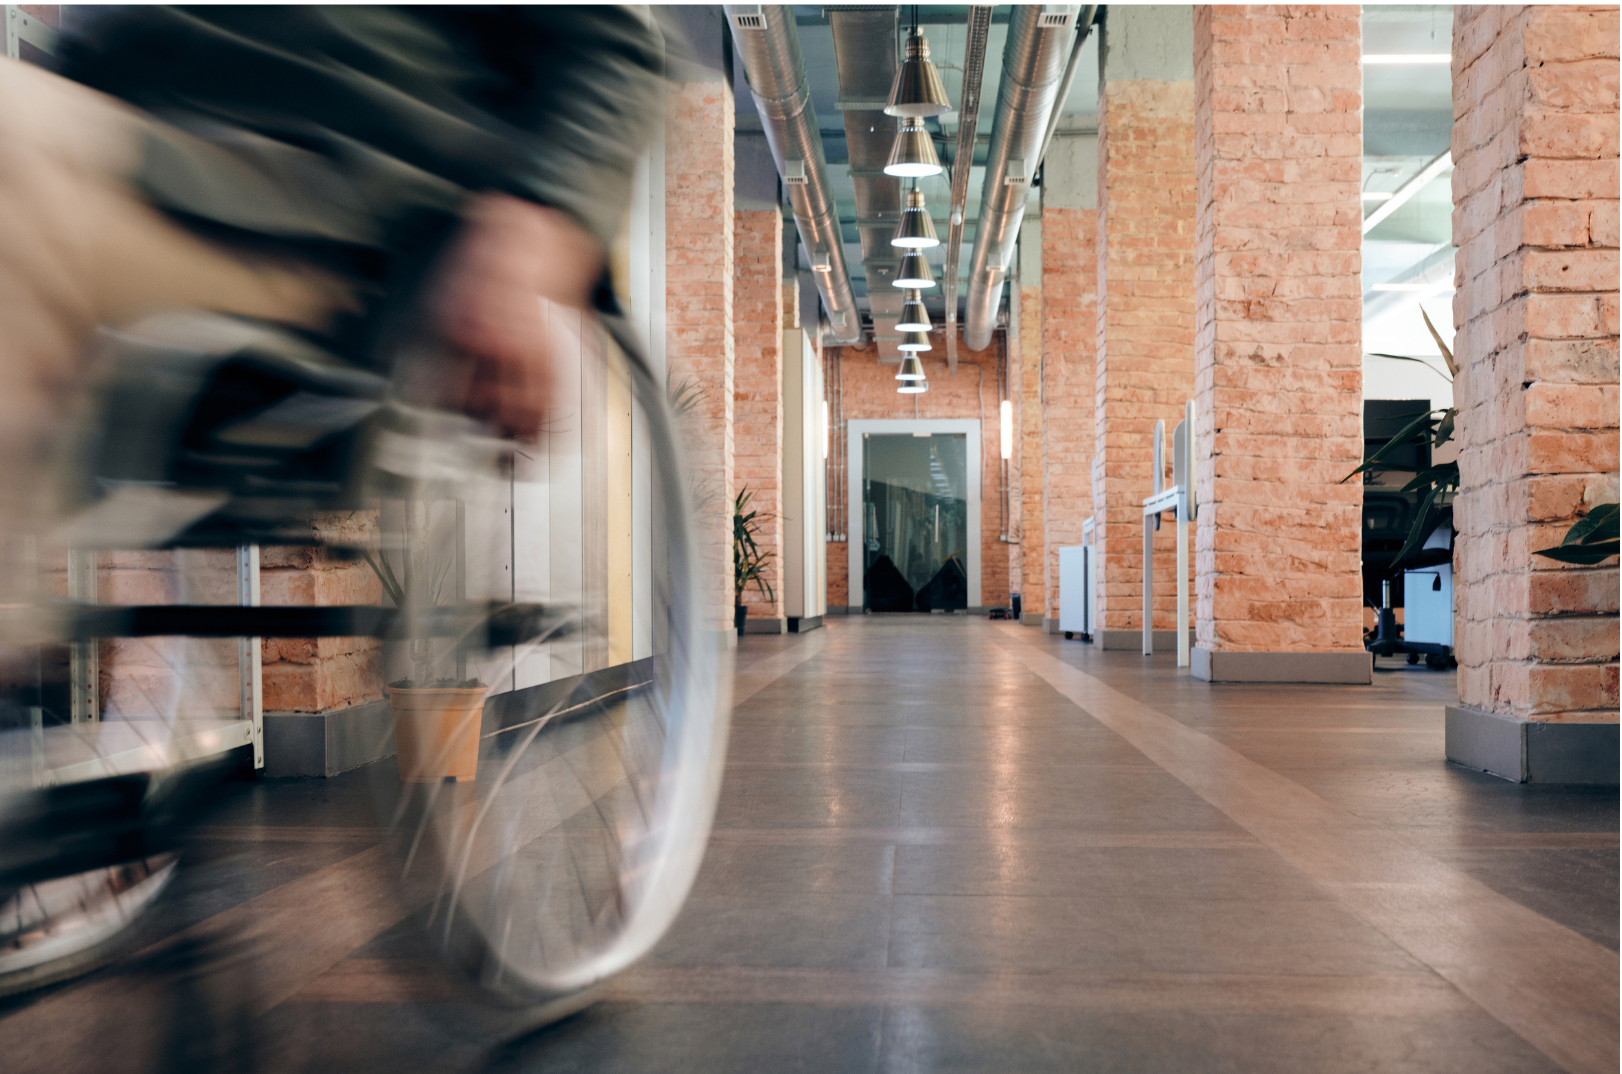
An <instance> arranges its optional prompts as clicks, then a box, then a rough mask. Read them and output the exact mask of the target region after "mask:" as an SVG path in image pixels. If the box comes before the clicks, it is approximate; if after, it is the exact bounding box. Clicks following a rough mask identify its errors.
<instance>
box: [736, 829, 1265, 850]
mask: <svg viewBox="0 0 1622 1074" xmlns="http://www.w3.org/2000/svg"><path fill="white" fill-rule="evenodd" d="M999 832H1014V833H1017V834H1016V836H1015V837H1014V838H997V837H996V834H997V833H999ZM1063 832H1070V833H1071V834H1070V835H1069V836H1067V837H1063V838H1060V837H1058V836H1059V833H1063ZM763 833H765V834H763ZM710 839H711V841H712V842H719V843H731V844H734V845H742V844H748V843H770V842H773V841H775V840H779V839H781V840H785V841H787V842H790V843H797V844H804V843H841V844H854V843H880V844H883V843H894V844H896V845H898V846H933V845H951V844H953V843H969V844H983V845H988V846H1004V845H1006V846H1012V847H1021V846H1023V845H1024V844H1026V843H1038V844H1040V845H1041V846H1044V847H1053V848H1056V849H1073V848H1088V847H1103V848H1109V847H1126V848H1132V847H1148V848H1165V849H1177V850H1184V849H1186V850H1205V849H1214V850H1220V849H1235V850H1256V849H1266V847H1265V845H1264V844H1263V843H1262V842H1261V841H1260V840H1258V839H1257V838H1256V837H1255V836H1253V835H1250V834H1249V833H1248V832H1211V833H1204V832H1200V831H1193V832H1187V831H1169V832H1153V833H1141V834H1138V835H1125V834H1118V833H1112V832H1091V833H1089V832H1076V830H1075V829H1073V828H1072V829H1063V828H1061V829H1042V828H910V829H909V828H901V829H874V828H854V827H853V828H837V827H819V828H741V827H740V828H715V829H714V830H712V831H711V833H710Z"/></svg>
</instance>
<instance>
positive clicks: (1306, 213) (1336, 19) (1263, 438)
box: [1194, 5, 1363, 652]
mask: <svg viewBox="0 0 1622 1074" xmlns="http://www.w3.org/2000/svg"><path fill="white" fill-rule="evenodd" d="M1361 40H1362V38H1361V23H1360V9H1359V8H1357V7H1355V6H1323V5H1313V6H1292V7H1287V8H1273V7H1258V6H1223V7H1196V8H1195V9H1194V83H1195V141H1196V152H1197V155H1198V162H1197V169H1198V184H1199V186H1198V198H1199V202H1198V229H1199V230H1198V265H1197V270H1196V288H1195V289H1196V294H1197V303H1196V305H1197V314H1196V324H1197V331H1196V348H1195V349H1196V373H1195V376H1196V388H1197V398H1196V406H1195V410H1196V414H1195V424H1196V427H1197V429H1198V438H1197V439H1198V450H1197V459H1198V462H1197V470H1198V474H1197V481H1198V510H1199V521H1200V525H1199V532H1198V538H1197V542H1196V551H1195V576H1196V583H1195V606H1196V614H1195V622H1196V627H1195V631H1196V637H1195V644H1197V645H1199V646H1201V647H1202V648H1205V649H1210V650H1240V651H1302V652H1322V651H1337V650H1347V651H1360V650H1361V649H1362V647H1363V643H1362V630H1363V614H1362V584H1361V575H1360V548H1361V544H1360V540H1361V538H1360V535H1359V526H1360V518H1361V509H1362V486H1361V484H1360V483H1358V482H1357V481H1352V482H1348V483H1346V484H1340V481H1341V479H1342V478H1344V477H1345V476H1346V475H1347V474H1348V473H1350V472H1351V471H1352V470H1354V469H1356V468H1357V466H1358V463H1359V462H1360V461H1361V459H1362V450H1363V442H1362V390H1363V383H1362V367H1363V356H1362V299H1361V296H1362V282H1361V278H1360V273H1361V269H1362V264H1361V253H1360V250H1361V246H1362V226H1361V225H1362V208H1361V201H1360V194H1359V190H1360V187H1361V180H1362V152H1363V144H1362V113H1361V109H1362V69H1361V66H1360V54H1361Z"/></svg>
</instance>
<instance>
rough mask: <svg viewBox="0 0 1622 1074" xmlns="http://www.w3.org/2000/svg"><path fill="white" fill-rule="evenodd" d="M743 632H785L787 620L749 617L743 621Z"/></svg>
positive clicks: (786, 631) (786, 630)
mask: <svg viewBox="0 0 1622 1074" xmlns="http://www.w3.org/2000/svg"><path fill="white" fill-rule="evenodd" d="M743 632H744V633H745V634H787V633H788V620H787V619H782V618H777V619H768V618H766V617H764V616H762V617H761V618H759V619H755V618H752V617H751V618H749V619H745V620H744V621H743Z"/></svg>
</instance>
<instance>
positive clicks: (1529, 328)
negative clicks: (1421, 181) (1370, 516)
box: [1453, 6, 1618, 721]
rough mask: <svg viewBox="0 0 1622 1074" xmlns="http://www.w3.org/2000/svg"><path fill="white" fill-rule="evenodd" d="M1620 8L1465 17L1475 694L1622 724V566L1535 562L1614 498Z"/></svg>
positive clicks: (1458, 213)
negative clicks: (1620, 626)
mask: <svg viewBox="0 0 1622 1074" xmlns="http://www.w3.org/2000/svg"><path fill="white" fill-rule="evenodd" d="M1617 32H1618V20H1617V9H1616V8H1615V7H1614V6H1613V7H1565V6H1562V7H1518V6H1513V7H1508V6H1506V7H1496V6H1494V7H1487V6H1482V7H1461V8H1459V9H1458V11H1457V13H1456V14H1455V16H1454V24H1453V79H1454V83H1453V85H1454V88H1453V100H1454V126H1453V161H1454V169H1455V170H1454V172H1453V203H1454V213H1453V240H1454V243H1455V245H1457V246H1458V248H1459V251H1458V256H1457V261H1456V270H1455V271H1456V284H1457V292H1456V294H1455V297H1454V300H1453V303H1454V306H1453V308H1454V321H1455V323H1456V324H1457V325H1458V334H1457V336H1456V337H1455V340H1454V352H1455V355H1456V357H1457V360H1458V363H1459V367H1460V370H1459V376H1458V379H1457V381H1456V383H1455V386H1454V396H1455V399H1456V401H1457V404H1458V407H1459V418H1458V435H1459V440H1460V446H1459V474H1460V479H1461V489H1460V493H1459V498H1458V501H1457V503H1456V504H1455V507H1454V519H1455V522H1456V524H1457V525H1458V528H1459V537H1458V543H1457V546H1456V552H1455V557H1454V567H1455V571H1456V573H1457V589H1456V602H1457V603H1456V607H1457V626H1456V637H1455V640H1456V643H1457V645H1456V648H1457V653H1458V659H1459V699H1460V700H1461V701H1462V702H1463V703H1465V704H1466V705H1472V706H1476V707H1478V708H1481V709H1487V710H1491V711H1495V712H1501V713H1512V714H1514V715H1517V716H1522V717H1527V718H1530V719H1535V720H1568V721H1596V720H1603V721H1614V720H1615V719H1616V718H1617V584H1618V578H1617V567H1616V561H1615V560H1611V561H1610V562H1609V563H1607V564H1605V565H1602V566H1599V567H1569V566H1564V565H1562V564H1559V563H1557V562H1555V561H1553V560H1548V559H1544V558H1542V557H1538V556H1533V555H1532V551H1533V550H1534V549H1538V548H1546V547H1548V546H1550V545H1554V544H1558V543H1559V541H1560V538H1561V537H1562V535H1563V534H1564V533H1565V531H1566V530H1567V529H1568V528H1569V527H1570V525H1571V524H1572V522H1573V521H1575V520H1576V519H1577V518H1579V517H1581V516H1582V515H1583V514H1585V513H1586V512H1587V511H1588V510H1589V509H1590V508H1592V507H1593V506H1594V504H1596V503H1603V502H1607V501H1609V502H1615V501H1616V499H1617V478H1616V472H1617V465H1618V452H1617V404H1618V399H1617V266H1618V262H1617V245H1618V243H1617V183H1618V176H1617V148H1618V145H1617V143H1618V132H1617V118H1618V117H1617V77H1618V56H1617Z"/></svg>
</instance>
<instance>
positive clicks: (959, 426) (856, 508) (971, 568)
mask: <svg viewBox="0 0 1622 1074" xmlns="http://www.w3.org/2000/svg"><path fill="white" fill-rule="evenodd" d="M845 428H846V435H847V437H848V440H847V445H848V448H847V452H846V455H845V458H846V459H847V460H849V461H848V463H847V469H846V478H847V480H846V482H845V488H846V489H848V490H849V492H848V493H847V504H848V514H847V515H846V518H847V519H848V520H849V524H848V528H847V530H848V531H847V535H846V541H845V549H846V555H847V556H848V557H849V558H848V560H847V562H848V565H849V573H848V574H847V576H846V577H847V579H848V581H847V583H846V587H845V588H846V593H845V600H846V602H847V607H848V608H850V610H851V611H853V612H859V611H861V610H862V608H863V607H864V606H865V604H866V598H865V596H864V597H863V600H860V601H852V600H851V598H852V597H855V596H858V595H859V594H857V592H856V587H857V586H858V585H861V584H862V546H863V543H864V542H865V541H866V539H867V535H866V534H865V533H863V532H862V527H863V526H865V525H866V524H867V518H866V513H865V512H864V511H863V510H862V464H863V458H862V443H863V439H862V438H863V437H864V436H868V435H884V434H889V435H906V434H910V433H930V434H934V433H962V434H963V435H964V442H963V447H964V451H965V453H966V454H965V456H964V459H963V462H964V469H965V470H967V471H968V475H969V488H968V501H969V504H968V506H969V547H968V549H967V555H968V563H966V564H965V565H964V567H965V569H966V570H967V572H968V575H969V578H968V582H969V611H970V612H971V613H972V612H975V611H978V610H979V609H980V542H981V541H982V540H984V535H983V534H981V532H980V475H981V472H982V471H983V470H984V469H985V444H984V443H983V442H982V441H981V437H980V420H979V419H978V418H859V419H852V420H850V421H847V422H845ZM970 447H972V448H974V449H975V450H974V451H972V452H970V451H968V449H969V448H970ZM971 455H972V456H973V458H972V459H971V458H970V457H969V456H971ZM970 463H972V465H970ZM864 594H865V587H864Z"/></svg>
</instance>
